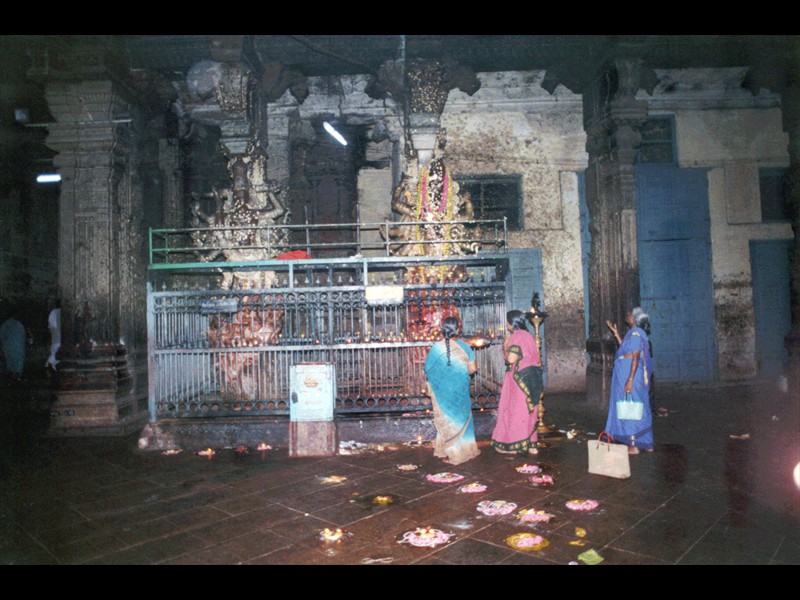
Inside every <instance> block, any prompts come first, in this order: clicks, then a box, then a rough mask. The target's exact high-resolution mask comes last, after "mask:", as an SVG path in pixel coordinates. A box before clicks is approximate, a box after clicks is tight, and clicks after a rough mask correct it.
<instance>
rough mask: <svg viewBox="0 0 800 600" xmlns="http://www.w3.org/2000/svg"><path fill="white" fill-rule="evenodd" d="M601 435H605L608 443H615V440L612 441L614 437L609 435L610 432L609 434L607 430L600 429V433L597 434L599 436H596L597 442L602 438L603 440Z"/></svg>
mask: <svg viewBox="0 0 800 600" xmlns="http://www.w3.org/2000/svg"><path fill="white" fill-rule="evenodd" d="M603 436H606V439H607V440H608V443H609V444H615V443H616V442H615V441H614V438H613V437H611V434H609V433H608V432H607V431H601V432H600V435H599V436H597V441H598V442H600V441H602V440H603Z"/></svg>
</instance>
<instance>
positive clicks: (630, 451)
mask: <svg viewBox="0 0 800 600" xmlns="http://www.w3.org/2000/svg"><path fill="white" fill-rule="evenodd" d="M628 454H639V449H638V448H637V447H636V446H628Z"/></svg>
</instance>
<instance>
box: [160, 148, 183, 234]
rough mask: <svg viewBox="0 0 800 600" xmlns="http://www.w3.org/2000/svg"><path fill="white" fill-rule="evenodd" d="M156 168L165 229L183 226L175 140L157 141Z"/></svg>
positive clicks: (178, 161) (179, 157)
mask: <svg viewBox="0 0 800 600" xmlns="http://www.w3.org/2000/svg"><path fill="white" fill-rule="evenodd" d="M158 168H159V170H160V171H161V197H162V200H163V208H162V218H163V225H164V227H166V228H172V229H178V228H181V227H183V226H184V214H183V177H182V173H181V151H180V144H179V143H178V140H176V139H161V140H159V141H158Z"/></svg>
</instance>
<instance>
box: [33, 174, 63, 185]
mask: <svg viewBox="0 0 800 600" xmlns="http://www.w3.org/2000/svg"><path fill="white" fill-rule="evenodd" d="M60 181H61V174H60V173H42V174H41V175H37V176H36V183H58V182H60Z"/></svg>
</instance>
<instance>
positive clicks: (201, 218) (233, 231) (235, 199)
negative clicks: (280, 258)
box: [191, 157, 289, 289]
mask: <svg viewBox="0 0 800 600" xmlns="http://www.w3.org/2000/svg"><path fill="white" fill-rule="evenodd" d="M230 171H231V180H232V185H231V187H230V188H222V189H218V188H217V187H216V186H214V185H212V186H211V192H210V193H209V194H206V197H209V198H213V199H214V204H215V210H214V213H213V214H209V213H206V212H204V211H203V210H202V208H201V207H200V201H199V199H198V198H195V199H194V201H193V202H192V206H191V212H192V227H194V228H198V230H196V231H193V232H192V233H191V237H192V243H193V244H194V245H195V246H196V247H197V248H198V250H197V251H196V255H197V256H198V258H199V259H200V260H202V261H214V260H218V259H222V260H224V261H226V262H245V261H257V260H269V259H271V258H274V257H275V256H277V255H279V254H281V253H283V252H285V251H286V250H287V249H288V248H287V241H288V230H287V229H286V228H285V227H280V225H286V224H288V220H287V219H288V215H289V213H288V210H287V208H286V206H285V205H284V203H283V202H282V201H281V200H280V199H279V194H280V190H278V189H277V188H276V187H275V186H273V185H271V184H269V183H267V184H261V185H258V186H257V187H256V186H255V185H253V184H252V183H251V177H250V176H249V173H248V166H247V164H246V163H245V160H244V158H242V157H234V158H233V159H232V161H231V164H230ZM206 226H208V228H207V229H205V227H206ZM199 228H203V229H199ZM242 228H243V229H242ZM274 278H275V274H274V273H273V272H270V271H252V272H250V271H247V272H235V273H230V272H226V273H225V274H223V281H222V287H223V289H232V288H233V287H236V286H237V285H238V287H270V285H271V284H272V283H273V282H274Z"/></svg>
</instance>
